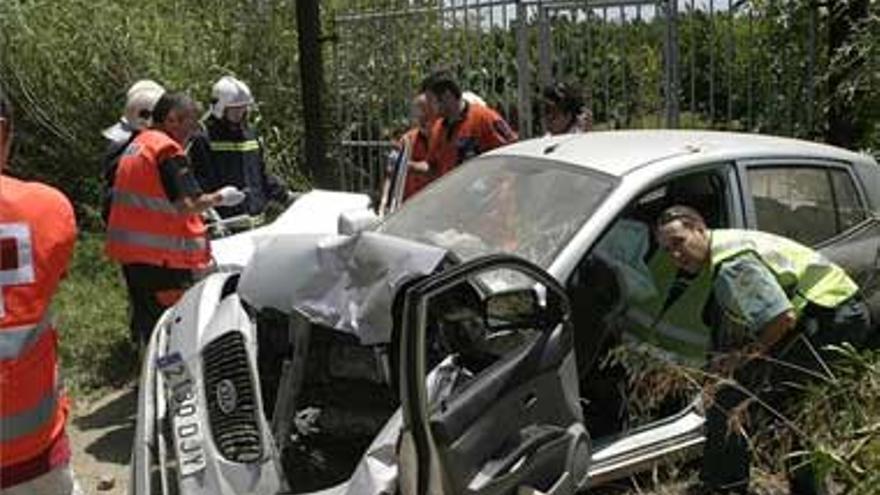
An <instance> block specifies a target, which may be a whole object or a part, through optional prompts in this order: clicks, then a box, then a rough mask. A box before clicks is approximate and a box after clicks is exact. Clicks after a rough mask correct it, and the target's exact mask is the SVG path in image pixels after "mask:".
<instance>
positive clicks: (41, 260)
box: [0, 176, 76, 470]
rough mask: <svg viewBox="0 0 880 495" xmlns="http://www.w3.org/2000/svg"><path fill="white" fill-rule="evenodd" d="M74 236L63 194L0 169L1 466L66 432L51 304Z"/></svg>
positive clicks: (24, 458)
mask: <svg viewBox="0 0 880 495" xmlns="http://www.w3.org/2000/svg"><path fill="white" fill-rule="evenodd" d="M75 241H76V222H75V220H74V215H73V208H72V207H71V205H70V202H69V201H67V198H65V197H64V195H62V194H61V193H60V192H58V191H57V190H55V189H53V188H51V187H49V186H45V185H43V184H38V183H33V182H22V181H19V180H16V179H13V178H10V177H2V176H0V291H2V292H0V294H2V300H0V315H2V316H0V470H4V469H8V468H9V467H10V466H12V465H16V464H20V463H22V462H25V461H28V460H30V459H33V458H35V457H37V456H39V455H41V454H42V453H44V452H45V451H46V450H47V449H49V448H50V447H51V446H52V445H53V444H54V442H56V441H57V440H59V439H61V438H63V436H64V424H65V421H66V419H67V412H68V403H67V397H66V396H65V394H64V393H63V391H62V390H61V388H60V381H59V380H58V366H57V344H58V334H57V332H56V331H55V328H54V326H53V325H52V321H51V318H50V316H49V305H50V302H51V300H52V295H53V294H54V293H55V290H56V288H57V287H58V284H59V282H60V281H61V278H62V277H63V276H64V274H65V273H66V271H67V266H68V263H69V260H70V257H71V254H72V252H73V245H74V242H75Z"/></svg>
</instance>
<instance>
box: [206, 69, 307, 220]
mask: <svg viewBox="0 0 880 495" xmlns="http://www.w3.org/2000/svg"><path fill="white" fill-rule="evenodd" d="M253 103H254V98H253V96H252V94H251V90H250V88H248V86H247V84H245V83H244V82H242V81H240V80H238V79H236V78H234V77H231V76H224V77H221V78H220V79H219V80H218V81H217V82H216V83H215V84H214V87H213V89H212V91H211V112H210V115H209V116H208V118H207V120H206V121H205V122H204V126H205V132H203V133H199V134H198V135H196V136H195V138H194V139H193V142H192V145H191V147H190V158H191V160H192V164H193V169H194V172H195V176H196V178H197V179H198V181H199V184H201V186H202V187H203V188H205V189H207V190H213V189H217V188H220V187H223V186H229V185H232V186H236V187H238V188H239V189H241V190H242V191H244V192H245V193H246V194H247V198H246V199H245V201H243V202H242V203H240V204H238V205H236V206H224V207H220V208H217V212H218V213H219V214H220V216H221V217H224V218H227V217H230V216H235V215H240V214H248V215H252V216H257V215H260V214H262V213H263V212H264V211H265V209H266V206H267V204H268V202H269V201H270V200H272V201H276V202H278V203H280V204H282V205H286V204H288V203H289V202H290V201H291V200H292V199H293V194H292V193H291V191H290V190H289V189H288V188H287V187H286V186H285V185H284V184H283V183H282V181H281V180H279V179H278V178H277V177H275V176H273V175H271V174H269V173H268V172H267V171H266V164H265V162H264V160H263V145H262V143H261V141H260V139H259V138H258V137H257V135H256V133H255V132H254V130H253V129H251V128H250V127H249V126H248V123H247V117H248V112H249V111H250V107H251V106H252V105H253Z"/></svg>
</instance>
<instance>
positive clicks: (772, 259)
mask: <svg viewBox="0 0 880 495" xmlns="http://www.w3.org/2000/svg"><path fill="white" fill-rule="evenodd" d="M743 253H753V254H755V255H756V256H757V257H758V258H759V259H760V260H761V261H763V262H764V264H765V265H767V267H768V268H769V269H770V271H771V272H773V275H774V276H775V277H776V281H777V282H779V285H780V286H781V287H782V290H784V291H785V293H786V294H787V295H788V298H789V300H791V304H792V306H793V307H794V310H795V312H796V313H797V314H798V316H800V314H801V312H802V311H803V310H804V307H806V305H807V303H813V304H815V305H817V306H821V307H824V308H834V307H837V306H838V305H839V304H841V303H842V302H844V301H846V300H847V299H849V298H851V297H852V296H854V295H855V294H856V293H857V292H858V290H859V287H858V285H856V283H855V282H853V280H852V279H851V278H849V275H847V274H846V272H845V271H844V270H843V269H842V268H840V267H839V266H837V265H835V264H834V263H832V262H831V261H829V260H828V259H827V258H825V257H824V256H822V255H821V254H820V253H818V252H816V251H814V250H812V249H810V248H808V247H806V246H804V245H801V244H798V243H797V242H795V241H792V240H790V239H787V238H785V237H780V236H778V235H774V234H769V233H766V232H758V231H755V230H723V229H719V230H713V231H712V260H711V264H712V272H713V273H714V272H715V271H716V270H717V269H718V268H719V267H720V266H721V265H722V264H723V263H724V262H725V261H727V260H730V259H731V258H734V257H736V256H739V255H742V254H743Z"/></svg>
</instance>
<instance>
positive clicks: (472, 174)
mask: <svg viewBox="0 0 880 495" xmlns="http://www.w3.org/2000/svg"><path fill="white" fill-rule="evenodd" d="M615 184H616V179H614V178H613V177H611V176H608V175H605V174H602V173H600V172H597V171H594V170H590V169H586V168H582V167H576V166H572V165H567V164H564V163H559V162H555V161H552V160H543V159H535V158H524V157H510V156H487V157H482V158H478V159H476V160H474V161H473V162H471V163H469V164H468V165H466V166H462V167H459V168H458V169H457V170H456V171H455V172H453V173H451V174H449V175H448V176H446V177H444V178H443V180H441V181H438V182H437V183H436V184H433V185H432V187H430V188H428V189H426V190H424V191H422V192H420V193H419V194H417V195H416V196H414V197H413V198H412V199H411V200H410V201H408V202H407V203H406V204H404V206H403V207H402V208H401V209H400V210H399V211H398V212H397V213H395V214H394V215H392V216H390V217H389V218H388V219H387V220H386V221H385V222H384V223H383V224H382V225H381V226H380V227H379V231H380V232H382V233H385V234H390V235H395V236H399V237H404V238H407V239H411V240H416V241H420V242H426V243H429V244H433V245H436V246H440V247H443V248H446V249H449V250H450V251H452V252H454V253H455V254H457V255H458V256H459V257H461V258H462V259H463V260H468V259H471V258H474V257H477V256H480V255H484V254H489V253H493V252H508V253H512V254H515V255H518V256H521V257H523V258H525V259H527V260H529V261H531V262H533V263H535V264H536V265H538V266H540V267H542V268H547V267H549V265H550V263H551V262H552V261H553V259H554V258H555V257H556V255H557V254H558V253H559V251H560V250H561V249H562V248H563V247H564V246H565V245H566V243H568V241H569V239H571V237H572V236H573V235H574V234H575V233H576V232H577V231H578V229H579V228H580V227H581V225H583V223H584V222H585V221H586V220H587V219H588V218H589V217H590V215H592V214H593V212H594V211H595V210H596V208H597V207H598V206H599V205H600V204H601V203H602V201H603V199H604V198H605V197H606V196H607V195H608V193H609V192H610V191H611V189H612V188H613V187H614V185H615Z"/></svg>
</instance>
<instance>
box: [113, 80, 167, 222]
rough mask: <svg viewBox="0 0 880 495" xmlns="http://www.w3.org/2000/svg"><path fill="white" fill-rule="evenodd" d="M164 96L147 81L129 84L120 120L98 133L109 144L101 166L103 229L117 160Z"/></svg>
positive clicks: (157, 87)
mask: <svg viewBox="0 0 880 495" xmlns="http://www.w3.org/2000/svg"><path fill="white" fill-rule="evenodd" d="M164 93H165V88H163V87H162V86H161V85H160V84H159V83H157V82H155V81H152V80H150V79H141V80H140V81H137V82H136V83H134V84H132V85H131V87H130V88H128V92H127V94H126V99H125V112H124V113H123V115H122V117H120V119H119V121H118V122H117V123H116V124H113V125H112V126H110V127H108V128H106V129H104V130H103V131H101V135H103V136H104V137H105V138H107V140H108V141H109V144H108V145H107V151H106V152H105V153H104V158H103V161H102V163H101V170H102V175H103V177H104V201H103V204H102V205H101V218H103V219H104V224H105V225H106V224H107V220H108V219H109V215H110V197H111V191H112V189H113V179H114V177H115V176H116V167H118V166H119V157H120V156H121V155H122V152H123V151H124V150H125V148H126V146H128V143H130V142H131V140H132V139H134V137H135V136H136V135H137V133H138V132H140V131H141V129H144V128H146V127H148V126H149V125H150V119H151V117H152V114H153V107H155V106H156V102H157V101H159V98H161V97H162V95H163V94H164Z"/></svg>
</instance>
